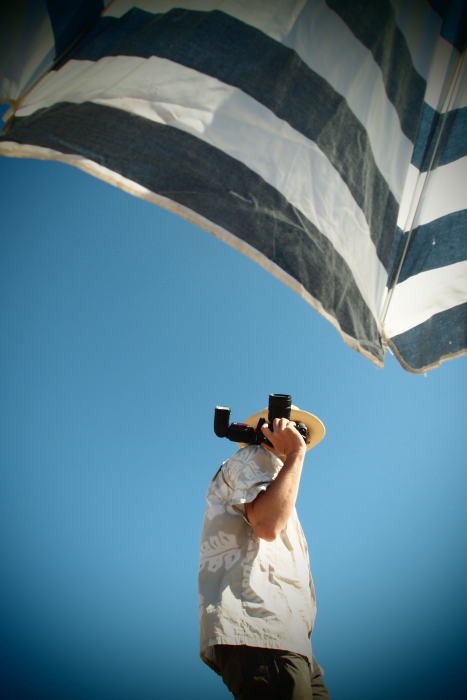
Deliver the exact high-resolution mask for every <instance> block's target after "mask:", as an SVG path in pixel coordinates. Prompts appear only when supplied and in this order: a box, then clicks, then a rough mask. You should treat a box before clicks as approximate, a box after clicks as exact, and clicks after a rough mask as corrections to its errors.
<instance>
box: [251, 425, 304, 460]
mask: <svg viewBox="0 0 467 700" xmlns="http://www.w3.org/2000/svg"><path fill="white" fill-rule="evenodd" d="M273 427H274V431H271V430H269V428H268V424H267V423H265V424H264V425H262V426H261V430H262V432H263V435H264V437H265V438H267V439H268V440H269V442H270V443H271V444H272V447H270V446H269V445H267V444H266V443H262V445H263V447H266V448H267V449H268V450H270V451H272V452H275V453H276V454H277V455H278V456H279V457H280V458H281V459H282V461H284V462H285V460H286V458H287V457H288V456H289V455H291V454H293V453H300V452H303V453H304V452H305V450H306V445H305V440H304V439H303V437H302V436H301V435H300V433H299V432H298V430H297V428H296V427H295V424H294V422H293V421H290V420H287V418H274V421H273Z"/></svg>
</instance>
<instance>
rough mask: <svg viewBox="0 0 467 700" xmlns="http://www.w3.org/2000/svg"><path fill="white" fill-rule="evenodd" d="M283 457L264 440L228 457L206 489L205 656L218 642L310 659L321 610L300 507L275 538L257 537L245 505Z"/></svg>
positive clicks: (202, 602)
mask: <svg viewBox="0 0 467 700" xmlns="http://www.w3.org/2000/svg"><path fill="white" fill-rule="evenodd" d="M281 467H282V461H281V460H280V459H279V458H278V457H276V456H275V455H274V454H273V453H272V452H269V451H268V450H266V449H264V448H263V447H261V446H259V445H249V446H248V447H244V448H242V449H240V450H239V451H238V452H236V453H235V454H234V455H233V456H232V457H231V458H230V459H228V460H226V461H225V462H224V463H223V464H222V465H221V467H220V469H219V471H218V472H217V474H216V475H215V476H214V478H213V480H212V481H211V484H210V486H209V490H208V493H207V508H206V513H205V517H204V523H203V530H202V535H201V556H200V572H199V596H200V644H201V658H202V659H203V661H205V662H206V663H207V664H208V665H209V666H211V667H212V668H214V670H216V671H217V670H218V669H217V668H216V667H215V664H214V662H213V657H212V653H211V651H212V650H211V647H212V646H213V645H214V644H246V645H248V646H256V647H267V648H270V649H285V650H287V651H293V652H296V653H298V654H302V655H303V656H306V657H307V658H309V659H310V661H311V659H312V652H311V644H310V636H311V631H312V627H313V623H314V618H315V614H316V602H315V593H314V587H313V581H312V578H311V573H310V565H309V558H308V548H307V544H306V540H305V536H304V534H303V530H302V528H301V525H300V522H299V520H298V517H297V513H296V511H295V510H294V512H293V514H292V515H291V517H290V518H289V521H288V523H287V526H286V527H285V528H284V530H283V531H282V532H281V533H280V535H279V536H278V537H277V538H276V539H275V540H274V541H273V542H268V541H266V540H264V539H261V538H259V537H257V536H256V535H255V533H254V531H253V529H252V527H251V525H250V524H249V523H248V521H247V519H246V516H245V511H244V504H245V503H250V502H251V501H253V500H254V499H255V498H256V496H257V495H258V494H259V493H260V492H261V491H264V490H266V489H267V487H268V486H269V484H270V483H271V481H272V480H273V479H274V478H275V477H276V476H277V474H278V473H279V471H280V469H281Z"/></svg>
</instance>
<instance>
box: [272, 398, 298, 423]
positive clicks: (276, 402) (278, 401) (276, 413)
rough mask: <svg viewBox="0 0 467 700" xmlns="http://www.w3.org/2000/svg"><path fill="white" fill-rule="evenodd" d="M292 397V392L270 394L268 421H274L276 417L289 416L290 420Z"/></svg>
mask: <svg viewBox="0 0 467 700" xmlns="http://www.w3.org/2000/svg"><path fill="white" fill-rule="evenodd" d="M291 406H292V397H291V396H290V394H269V409H268V421H269V423H272V421H273V420H274V418H287V419H288V420H290V407H291Z"/></svg>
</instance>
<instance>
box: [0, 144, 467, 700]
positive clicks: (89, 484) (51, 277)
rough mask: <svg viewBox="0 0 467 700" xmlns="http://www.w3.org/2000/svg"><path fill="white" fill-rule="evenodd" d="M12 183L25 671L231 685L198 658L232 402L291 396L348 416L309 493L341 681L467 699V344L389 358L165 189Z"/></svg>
mask: <svg viewBox="0 0 467 700" xmlns="http://www.w3.org/2000/svg"><path fill="white" fill-rule="evenodd" d="M0 181H1V211H2V215H1V223H2V227H1V232H0V307H1V312H0V323H1V353H0V360H1V364H0V382H1V391H0V413H1V416H0V464H1V472H0V474H1V482H0V513H1V515H0V518H1V527H0V560H1V561H2V572H3V573H2V577H1V580H0V616H1V617H0V636H1V643H2V646H4V647H5V649H4V650H3V651H2V654H3V655H4V658H5V663H6V664H7V667H8V672H7V674H6V675H7V676H8V677H9V678H10V684H11V687H13V686H14V685H15V684H16V685H17V686H18V685H21V684H22V686H23V688H26V689H28V690H25V695H24V697H25V698H27V699H28V700H30V698H36V697H37V698H38V697H41V698H42V697H47V698H48V700H52V699H53V698H54V697H56V698H60V700H65V699H66V700H94V698H96V700H129V698H131V699H132V700H133V699H134V700H149V699H150V698H151V699H156V698H161V699H163V700H165V699H166V698H174V699H175V700H178V699H179V698H180V699H181V698H188V697H189V698H191V699H192V700H211V699H213V700H217V699H219V700H222V699H223V698H226V699H227V698H229V697H230V694H229V693H228V692H227V690H226V689H225V688H224V687H223V685H222V681H221V680H220V679H219V678H217V677H216V676H215V674H214V673H213V672H212V671H210V670H209V669H207V668H206V667H204V666H203V665H202V663H201V662H200V661H199V660H198V613H197V591H196V586H197V562H198V544H199V534H200V527H201V520H202V515H203V509H204V495H205V492H206V488H207V485H208V481H209V479H210V478H211V476H212V474H213V473H214V472H215V471H216V469H217V467H218V465H219V463H220V461H221V460H222V459H224V458H225V457H227V456H228V455H229V454H231V453H232V452H233V451H234V449H235V446H234V445H233V444H232V443H229V442H228V441H226V440H220V439H218V438H216V437H215V436H214V434H213V432H212V417H213V409H214V406H215V405H216V404H217V403H221V404H227V405H230V406H231V407H232V417H233V418H234V419H236V420H241V419H242V418H244V417H246V416H247V415H248V414H249V413H251V412H253V411H256V410H259V409H260V408H262V407H263V406H264V405H266V403H267V397H268V394H269V393H270V392H283V393H291V394H292V395H293V399H294V402H295V403H296V404H298V405H299V406H300V407H302V408H305V409H308V410H311V411H313V412H315V413H317V414H318V415H319V416H320V417H321V418H322V419H323V421H324V422H325V424H326V426H327V431H328V432H327V437H326V439H325V440H324V441H323V442H322V443H321V444H320V445H319V446H317V447H316V448H315V449H314V450H313V451H312V452H311V453H310V454H309V456H308V457H307V463H306V469H305V472H304V476H303V480H302V487H301V493H300V497H299V503H298V510H299V515H300V517H301V520H302V524H303V527H304V530H305V533H306V535H307V538H308V541H309V545H310V550H311V557H312V569H313V575H314V579H315V584H316V587H317V592H318V619H317V625H316V631H315V636H314V639H315V645H314V646H315V651H316V654H317V656H318V658H319V660H320V661H321V663H322V665H323V666H324V667H325V670H326V673H327V680H328V684H329V686H330V689H331V691H332V695H333V699H334V700H389V699H392V698H395V697H397V698H398V700H404V699H405V698H407V699H408V698H410V699H411V700H416V699H417V698H424V700H430V699H431V698H433V699H434V698H436V700H440V698H443V700H444V698H449V699H450V700H457V699H460V698H461V697H465V688H466V671H465V666H464V659H465V653H466V647H467V644H466V619H467V603H466V595H465V581H466V564H467V562H466V558H467V555H466V553H467V547H466V524H467V522H466V521H467V513H466V507H465V503H466V485H467V469H466V466H467V465H466V458H465V432H466V431H465V427H466V398H465V396H466V377H467V359H466V357H465V356H464V357H462V358H459V359H456V360H453V361H450V362H446V363H444V364H443V365H442V366H441V367H440V368H438V369H436V370H434V371H432V372H430V373H428V375H426V376H419V375H411V374H409V373H407V372H406V371H404V370H403V369H402V368H401V367H400V366H399V364H398V363H397V362H396V360H395V359H394V358H393V357H392V356H390V355H389V356H388V357H387V361H386V367H385V368H384V369H382V370H381V369H377V368H375V367H374V366H373V365H372V364H371V363H370V362H369V361H368V360H366V359H365V358H363V357H362V356H360V355H358V354H357V353H356V352H355V351H353V350H351V349H350V348H349V347H347V346H346V345H345V344H344V343H343V341H342V340H341V339H340V337H339V335H338V333H337V332H336V331H335V330H334V328H333V327H332V326H331V325H330V324H329V323H328V322H326V321H325V320H324V319H322V318H321V317H320V316H319V315H318V314H317V313H316V312H315V311H314V310H313V309H311V307H309V306H307V305H306V304H305V302H303V301H302V300H301V299H300V298H299V297H298V296H297V295H296V294H294V293H293V292H292V291H290V290H289V289H288V288H287V287H286V286H284V285H283V284H282V283H280V282H278V281H277V280H276V279H275V278H273V277H272V276H271V275H269V274H267V273H266V272H265V271H263V270H262V269H261V268H260V267H259V266H258V265H256V264H255V263H253V262H251V261H250V260H249V259H247V258H246V257H244V256H242V255H241V254H240V253H238V252H237V251H235V250H233V249H231V248H229V247H228V246H226V245H225V244H224V243H221V242H220V241H218V240H217V239H215V238H214V237H213V236H211V235H210V234H208V233H205V232H204V231H201V230H199V229H197V228H195V227H193V226H192V225H190V224H188V223H187V222H185V221H183V220H182V219H180V218H178V217H176V216H174V215H172V214H169V213H167V212H166V211H164V210H161V209H159V208H157V207H155V206H154V205H151V204H149V203H147V202H144V201H141V200H138V199H136V198H133V197H131V196H129V195H127V194H125V193H123V192H121V191H119V190H117V189H115V188H113V187H111V186H109V185H107V184H104V183H102V182H100V181H98V180H96V179H93V178H91V177H89V176H88V175H85V174H83V173H81V172H79V171H78V170H75V169H73V168H71V167H69V166H65V165H61V164H56V163H50V162H39V161H30V160H16V159H11V160H10V159H6V158H1V159H0ZM18 679H21V681H20V680H18ZM31 689H34V692H33V691H32V690H31ZM11 697H12V698H13V697H14V700H16V696H14V695H12V696H11ZM18 697H19V696H18Z"/></svg>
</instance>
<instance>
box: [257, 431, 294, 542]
mask: <svg viewBox="0 0 467 700" xmlns="http://www.w3.org/2000/svg"><path fill="white" fill-rule="evenodd" d="M262 431H263V433H264V435H265V437H267V439H268V440H269V441H270V442H271V443H272V444H273V445H274V452H275V453H276V454H279V455H280V456H281V458H282V459H283V460H284V466H283V467H282V469H281V470H280V472H279V474H278V475H277V477H276V478H275V479H274V481H272V482H271V484H270V485H269V486H268V488H267V489H266V491H262V492H261V493H260V494H259V495H258V496H257V497H256V498H255V500H254V501H252V502H251V503H247V504H246V505H245V513H246V517H247V518H248V521H249V522H250V524H251V526H252V528H253V530H254V532H255V534H256V535H257V536H258V537H261V538H262V539H264V540H268V541H269V542H272V541H273V540H275V539H276V537H277V535H278V534H279V533H280V532H282V530H283V529H284V527H285V526H286V524H287V521H288V519H289V518H290V516H291V515H292V512H293V509H294V508H295V502H296V500H297V495H298V487H299V485H300V477H301V474H302V467H303V460H304V458H305V453H306V447H305V442H304V440H303V438H302V436H301V435H300V433H299V432H298V430H297V429H296V427H295V425H294V424H293V422H291V421H288V420H287V419H286V418H275V419H274V432H271V431H270V430H269V428H268V427H267V425H266V424H265V425H264V426H263V427H262ZM265 447H267V446H266V445H265ZM267 449H271V448H267Z"/></svg>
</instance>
